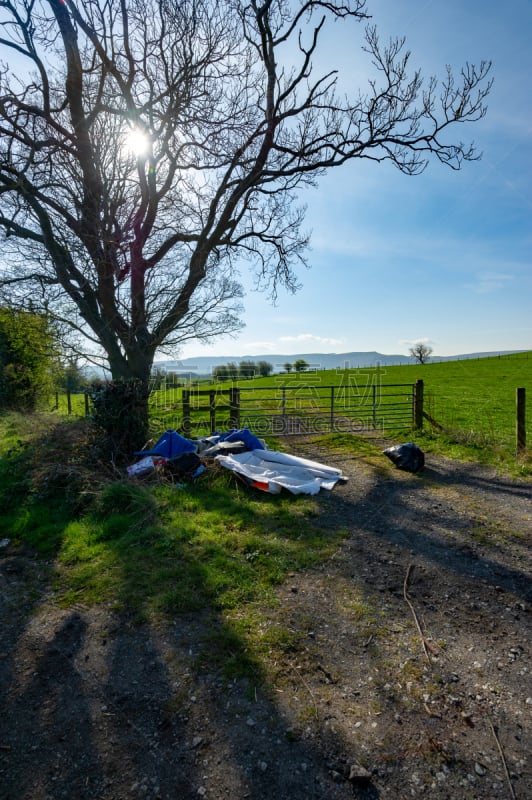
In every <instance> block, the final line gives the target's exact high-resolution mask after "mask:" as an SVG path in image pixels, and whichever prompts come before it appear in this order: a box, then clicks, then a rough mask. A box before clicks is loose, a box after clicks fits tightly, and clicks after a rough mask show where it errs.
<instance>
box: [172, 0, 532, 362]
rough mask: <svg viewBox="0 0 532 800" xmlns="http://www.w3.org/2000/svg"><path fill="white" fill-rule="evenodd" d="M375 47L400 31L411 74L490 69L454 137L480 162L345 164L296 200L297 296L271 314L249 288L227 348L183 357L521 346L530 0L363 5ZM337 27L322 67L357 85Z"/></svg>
mask: <svg viewBox="0 0 532 800" xmlns="http://www.w3.org/2000/svg"><path fill="white" fill-rule="evenodd" d="M368 10H369V11H370V13H372V14H373V18H374V21H375V22H376V23H377V25H378V26H379V30H380V33H381V37H382V39H383V40H385V39H386V38H388V37H389V36H390V35H401V36H402V35H404V36H406V39H407V47H408V49H410V50H411V51H412V58H411V64H412V67H417V66H419V67H420V68H421V70H422V72H423V74H424V76H425V77H428V76H429V75H432V74H434V75H437V76H443V75H444V71H445V65H446V64H450V65H451V66H452V67H453V68H456V69H458V70H459V68H460V66H461V65H462V64H464V63H465V62H466V61H468V62H470V63H478V62H479V61H480V60H481V59H487V60H491V61H492V62H493V67H492V70H493V71H492V76H493V78H494V80H495V83H494V86H493V89H492V92H491V95H490V98H489V100H488V105H489V108H488V114H487V116H486V118H485V119H484V120H482V121H481V122H479V123H476V124H475V125H466V126H462V127H461V128H460V129H459V131H458V132H457V136H459V137H460V138H463V139H464V140H465V141H469V140H470V139H473V140H474V141H475V144H476V145H477V147H478V149H479V150H480V151H482V152H483V157H482V160H481V161H480V162H475V163H471V164H466V165H465V166H464V168H463V170H462V171H460V172H453V171H452V170H449V169H447V168H445V167H443V166H442V165H440V164H439V163H436V162H434V163H432V164H431V165H430V166H429V168H428V170H427V171H426V172H425V173H424V174H423V175H421V176H418V177H407V176H405V175H402V174H401V173H400V172H399V171H398V170H396V169H394V168H393V167H392V166H391V165H386V164H385V165H377V164H372V163H370V162H353V163H351V164H349V165H347V166H345V167H343V168H340V169H337V170H333V171H331V172H330V173H329V174H328V175H327V176H326V177H325V178H324V179H322V180H321V182H320V184H319V187H318V188H317V189H314V190H309V191H308V192H306V193H305V195H304V198H303V199H304V202H305V203H306V204H307V206H308V210H307V225H308V228H309V229H310V230H311V231H312V239H311V245H312V246H311V250H310V252H309V263H310V265H311V269H310V270H308V271H306V270H305V271H303V272H302V273H301V274H300V278H301V281H302V283H303V288H302V289H301V290H300V291H299V292H298V293H297V294H295V295H288V294H286V293H281V294H280V296H279V298H278V302H277V305H276V306H275V307H272V306H271V305H270V304H269V302H268V300H267V298H266V296H265V295H262V294H258V293H256V292H253V291H248V293H247V295H246V298H245V300H244V304H245V308H246V312H245V318H244V321H245V323H246V328H245V329H244V330H243V332H242V333H241V334H240V335H239V337H238V338H237V339H228V338H226V339H220V340H218V341H217V342H216V344H214V345H211V346H208V347H206V346H201V345H194V344H190V345H188V346H187V347H185V348H183V350H182V352H181V353H180V354H179V355H180V356H181V357H184V358H185V357H194V356H200V355H203V356H206V355H229V356H231V357H235V358H236V357H239V356H243V355H247V354H253V355H264V356H265V357H266V356H267V354H268V353H286V354H287V355H289V354H291V353H310V352H338V353H340V352H348V351H370V350H378V351H379V352H381V353H389V354H390V353H405V354H407V353H408V349H409V347H410V346H411V345H412V344H413V343H414V342H416V341H425V342H427V343H428V344H430V345H431V346H432V348H433V350H434V354H435V355H442V356H443V355H456V354H460V353H469V352H478V351H501V350H520V349H532V269H531V267H532V91H531V90H530V76H531V75H532V48H531V47H530V34H531V33H532V0H510V2H509V3H507V4H505V5H501V3H500V2H493V0H448V1H447V2H446V3H442V2H439V1H438V2H436V0H434V1H432V2H420V1H419V0H369V2H368ZM354 34H355V38H353V33H352V32H351V34H350V35H348V34H347V31H346V32H345V33H344V34H342V33H341V31H340V28H339V26H338V25H336V26H334V30H332V31H331V36H330V38H329V39H328V42H327V49H326V51H325V52H324V62H325V61H327V63H329V64H330V66H333V67H338V68H339V69H340V70H341V72H342V82H343V83H342V85H343V86H344V87H345V88H346V89H349V88H351V89H354V90H356V89H357V88H358V87H359V86H362V87H363V85H364V81H365V79H366V76H367V71H365V69H364V64H365V63H367V62H366V61H365V60H364V59H365V58H366V57H365V56H363V54H362V53H361V51H360V47H361V44H362V37H361V34H362V26H355V31H354Z"/></svg>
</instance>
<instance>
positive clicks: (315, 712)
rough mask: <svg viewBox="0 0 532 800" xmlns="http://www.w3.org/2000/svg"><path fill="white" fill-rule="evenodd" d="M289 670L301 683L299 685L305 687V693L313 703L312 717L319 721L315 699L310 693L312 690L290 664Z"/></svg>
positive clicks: (312, 693)
mask: <svg viewBox="0 0 532 800" xmlns="http://www.w3.org/2000/svg"><path fill="white" fill-rule="evenodd" d="M290 669H291V670H292V672H293V673H294V674H295V675H297V677H298V678H299V680H300V681H301V683H302V684H303V686H304V687H305V689H306V690H307V692H308V693H309V695H310V696H311V698H312V702H313V703H314V715H315V717H316V719H319V714H318V704H317V703H316V698H315V697H314V692H313V691H312V689H311V688H310V686H309V685H308V683H307V682H306V680H305V679H304V677H303V675H301V673H300V672H298V671H297V669H295V667H293V666H292V665H291V664H290Z"/></svg>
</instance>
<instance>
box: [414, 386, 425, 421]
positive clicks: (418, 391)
mask: <svg viewBox="0 0 532 800" xmlns="http://www.w3.org/2000/svg"><path fill="white" fill-rule="evenodd" d="M423 393H424V384H423V381H422V380H421V379H420V380H417V381H416V387H415V394H414V428H415V429H416V430H417V431H420V430H422V428H423Z"/></svg>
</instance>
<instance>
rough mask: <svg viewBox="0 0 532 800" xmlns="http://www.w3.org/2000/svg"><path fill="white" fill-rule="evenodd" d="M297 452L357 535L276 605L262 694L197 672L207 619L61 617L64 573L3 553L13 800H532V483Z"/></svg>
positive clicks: (3, 792) (2, 619)
mask: <svg viewBox="0 0 532 800" xmlns="http://www.w3.org/2000/svg"><path fill="white" fill-rule="evenodd" d="M292 452H298V453H300V454H304V455H307V456H311V457H314V458H317V459H318V460H321V461H326V463H329V464H336V465H338V466H340V467H341V468H342V470H343V472H344V474H345V475H346V476H347V477H348V479H349V480H348V481H347V483H345V484H343V485H338V486H337V487H336V488H335V489H334V490H333V491H332V492H331V493H328V492H322V493H321V494H320V495H319V504H320V505H319V507H320V512H319V523H320V524H321V525H322V527H323V528H324V529H328V528H332V527H338V526H341V527H342V528H344V529H345V531H346V533H347V536H346V538H345V540H344V543H343V544H342V546H341V547H339V549H338V551H337V552H336V553H335V555H334V556H333V557H332V558H331V559H330V560H328V561H327V562H326V563H325V564H322V565H321V566H320V567H319V568H316V569H312V570H309V571H307V572H304V573H297V574H294V575H292V576H290V577H289V579H288V581H287V582H286V583H285V584H284V585H282V586H280V587H279V588H278V595H279V598H280V601H281V602H280V603H279V604H278V606H277V607H275V608H272V609H270V610H269V611H268V617H267V624H268V625H269V626H271V627H272V628H275V627H276V628H278V629H279V631H284V632H285V634H286V646H285V647H284V649H278V650H276V651H275V653H276V654H275V658H272V660H271V663H270V664H269V665H268V675H267V677H266V680H265V682H264V684H263V685H262V687H261V688H255V687H254V686H253V685H252V684H251V683H250V682H249V681H248V680H244V679H241V680H231V681H228V680H225V679H224V678H223V677H222V676H221V674H220V673H219V672H218V671H217V669H216V667H215V665H214V664H213V666H212V668H211V669H209V667H208V666H207V668H205V667H203V668H202V669H201V670H200V669H198V667H197V664H198V661H197V654H198V650H199V647H200V643H201V641H202V636H203V634H204V632H205V628H206V626H210V627H211V628H212V625H213V624H218V625H219V626H220V630H222V629H223V621H222V620H218V622H217V623H213V614H209V615H196V616H192V615H191V616H189V617H179V618H176V619H175V620H173V621H170V622H168V621H167V622H164V623H163V622H161V621H159V622H157V623H153V624H152V625H142V626H139V625H138V624H135V623H134V622H133V621H132V620H130V619H128V618H126V617H123V616H118V615H116V614H115V613H113V612H112V611H111V610H110V609H108V608H106V607H104V606H98V607H91V608H89V607H84V606H79V607H75V608H72V607H70V608H68V609H64V608H61V607H60V605H59V603H58V601H57V597H56V595H55V594H54V591H53V584H52V565H51V564H49V563H46V562H44V561H42V560H39V559H38V558H36V557H35V556H34V555H32V554H31V553H28V552H25V551H22V550H20V549H16V548H14V547H13V546H12V545H7V546H6V545H5V543H3V546H2V547H1V548H0V598H1V606H0V625H1V628H0V688H1V692H2V700H1V703H2V709H1V715H0V797H1V798H2V800H47V799H50V798H53V799H54V800H59V798H69V800H84V799H86V800H89V799H90V800H93V799H94V800H96V798H98V799H99V800H125V798H132V799H133V800H136V798H139V799H140V798H142V799H143V800H192V798H194V799H197V798H206V800H222V799H225V798H231V799H232V800H244V798H251V799H252V800H269V799H270V798H271V800H284V799H285V798H286V800H311V799H313V798H315V799H316V800H318V799H319V800H344V799H345V800H347V798H353V797H355V798H361V799H362V798H367V799H368V800H370V799H371V800H373V798H385V797H389V798H393V799H394V800H402V799H403V798H404V799H405V800H406V798H417V797H425V796H430V797H431V798H432V800H443V798H446V799H449V800H466V798H467V799H469V798H471V799H472V800H473V799H475V800H476V799H478V800H489V799H490V798H518V800H525V798H528V797H532V775H531V773H530V771H529V768H528V765H527V758H528V756H529V754H530V753H531V752H532V740H531V729H532V725H531V714H532V685H531V673H530V660H529V659H530V642H531V637H530V608H531V601H532V596H531V595H532V582H531V580H530V578H531V575H530V566H531V565H530V557H529V550H528V547H529V545H530V534H531V531H532V524H531V522H532V502H531V498H532V491H531V490H532V484H531V483H530V482H525V481H518V480H513V479H511V478H508V477H503V476H501V475H499V474H497V473H495V472H494V471H493V470H489V469H485V468H481V467H479V466H477V465H472V464H464V463H459V462H456V461H450V460H446V459H443V458H440V457H432V456H431V457H430V458H427V464H426V467H425V469H424V470H423V471H422V472H420V473H417V474H411V473H407V472H402V471H400V470H398V469H397V468H396V467H394V466H393V465H392V464H391V463H390V462H388V460H387V459H386V458H385V457H383V458H382V462H381V461H379V460H378V459H375V458H373V459H371V458H365V457H357V458H348V457H346V456H345V454H344V455H342V454H337V453H334V452H333V451H323V450H321V451H317V450H316V448H315V447H313V446H312V445H311V444H310V443H309V442H305V440H301V441H299V442H298V443H295V442H294V447H293V449H292Z"/></svg>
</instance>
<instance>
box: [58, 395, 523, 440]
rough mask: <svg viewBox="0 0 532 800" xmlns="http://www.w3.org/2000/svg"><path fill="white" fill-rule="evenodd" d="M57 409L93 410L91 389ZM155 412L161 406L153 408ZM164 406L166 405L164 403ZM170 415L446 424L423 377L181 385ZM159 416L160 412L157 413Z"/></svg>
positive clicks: (330, 427)
mask: <svg viewBox="0 0 532 800" xmlns="http://www.w3.org/2000/svg"><path fill="white" fill-rule="evenodd" d="M55 410H57V411H60V412H62V413H66V414H68V415H71V414H74V415H76V416H82V415H83V414H85V416H87V415H88V414H89V413H90V399H89V394H88V393H77V394H74V393H72V394H71V393H69V392H67V393H66V395H59V393H57V394H56V395H55ZM153 410H154V411H155V412H156V411H157V408H155V409H153ZM159 410H161V409H159ZM164 412H165V414H164V415H165V416H166V415H167V413H168V412H173V413H174V416H173V420H172V426H173V427H175V428H178V429H180V430H183V432H185V433H186V435H192V433H196V434H199V433H212V432H214V431H215V430H217V429H218V430H226V429H228V428H235V427H236V428H239V427H248V428H250V430H253V431H254V432H255V433H261V434H263V435H268V434H273V435H290V434H297V433H313V432H317V433H323V432H349V431H351V432H353V433H356V432H364V431H365V432H371V431H383V432H385V431H386V430H391V429H394V430H399V429H406V428H409V429H411V428H414V429H417V430H420V429H421V428H422V427H423V422H424V420H427V421H428V422H429V423H430V424H431V426H432V427H433V428H436V429H437V430H440V431H445V426H444V425H442V424H441V423H439V422H437V421H436V420H435V419H433V418H432V417H431V416H430V415H429V414H428V413H427V412H426V411H425V407H424V382H423V381H422V380H418V381H416V383H396V384H381V383H378V382H375V383H371V384H369V385H365V386H357V385H356V384H352V385H351V384H350V385H348V386H344V385H340V386H321V385H317V386H310V385H307V384H305V383H301V384H299V385H298V384H296V385H294V384H290V385H286V386H273V387H262V388H260V389H257V388H251V389H250V388H247V387H231V388H230V389H221V388H216V389H208V390H200V389H199V388H196V387H192V388H190V389H186V388H182V387H179V393H177V392H176V395H175V398H174V399H173V401H172V402H171V404H170V405H168V404H165V409H164ZM155 416H157V414H155ZM515 449H516V453H517V454H520V453H524V452H526V450H527V436H526V390H525V388H522V387H520V388H518V389H516V402H515Z"/></svg>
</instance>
